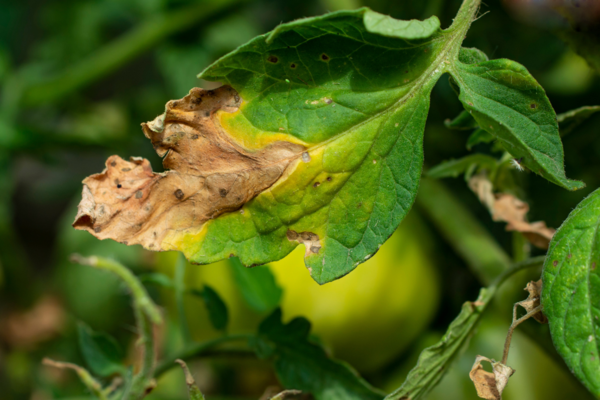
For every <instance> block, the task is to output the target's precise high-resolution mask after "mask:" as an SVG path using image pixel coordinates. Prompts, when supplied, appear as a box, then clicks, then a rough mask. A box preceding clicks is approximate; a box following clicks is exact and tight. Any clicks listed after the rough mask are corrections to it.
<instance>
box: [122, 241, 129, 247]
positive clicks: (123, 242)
mask: <svg viewBox="0 0 600 400" xmlns="http://www.w3.org/2000/svg"><path fill="white" fill-rule="evenodd" d="M121 244H124V245H125V246H127V244H129V242H128V241H127V240H123V241H122V242H121Z"/></svg>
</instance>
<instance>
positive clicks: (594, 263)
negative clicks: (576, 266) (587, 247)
mask: <svg viewBox="0 0 600 400" xmlns="http://www.w3.org/2000/svg"><path fill="white" fill-rule="evenodd" d="M595 269H596V261H594V262H593V263H592V271H593V270H595Z"/></svg>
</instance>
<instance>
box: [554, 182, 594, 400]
mask: <svg viewBox="0 0 600 400" xmlns="http://www.w3.org/2000/svg"><path fill="white" fill-rule="evenodd" d="M599 228H600V190H596V191H595V192H593V193H592V194H591V195H590V196H588V197H587V198H586V199H585V200H583V201H582V202H581V203H579V205H578V206H577V207H576V208H575V210H573V211H572V212H571V214H569V217H568V218H567V219H566V220H565V222H564V223H563V225H562V226H561V227H560V228H559V229H558V231H557V232H556V234H555V235H554V237H553V238H552V242H550V248H549V250H548V256H547V257H546V262H545V263H544V272H543V274H542V279H543V289H542V305H543V307H544V314H546V316H547V317H548V321H549V324H550V333H551V334H552V340H553V342H554V345H555V346H556V349H557V350H558V352H559V353H560V355H561V356H562V357H563V359H564V360H565V362H566V363H567V365H568V366H569V368H570V369H571V371H572V372H573V374H574V375H575V376H576V377H577V378H578V379H579V380H580V381H581V382H583V384H584V385H585V386H586V387H587V388H588V389H589V390H590V392H592V393H593V394H594V395H596V396H600V358H599V353H600V352H599V351H598V343H599V341H600V334H599V332H600V322H599V318H600V273H599V271H600V269H598V268H597V267H596V266H597V265H598V264H599V263H600V230H599Z"/></svg>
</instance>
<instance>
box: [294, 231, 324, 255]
mask: <svg viewBox="0 0 600 400" xmlns="http://www.w3.org/2000/svg"><path fill="white" fill-rule="evenodd" d="M287 238H288V240H289V241H290V242H292V241H296V242H298V243H300V244H303V245H304V247H305V249H306V251H305V252H304V257H308V256H309V255H311V254H319V250H321V241H320V240H319V235H317V234H316V233H312V232H299V233H298V232H296V231H293V230H288V231H287Z"/></svg>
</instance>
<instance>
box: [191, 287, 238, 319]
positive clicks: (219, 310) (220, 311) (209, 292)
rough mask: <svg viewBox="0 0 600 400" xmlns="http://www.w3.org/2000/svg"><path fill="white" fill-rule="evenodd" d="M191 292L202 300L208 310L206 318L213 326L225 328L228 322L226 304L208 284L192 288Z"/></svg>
mask: <svg viewBox="0 0 600 400" xmlns="http://www.w3.org/2000/svg"><path fill="white" fill-rule="evenodd" d="M192 293H193V294H194V295H196V296H198V297H201V298H202V300H204V304H205V305H206V310H207V311H208V318H209V319H210V322H211V323H212V325H213V327H214V328H215V329H218V330H223V329H225V328H226V327H227V323H228V322H229V312H228V311H227V305H226V304H225V302H224V301H223V299H221V296H219V294H218V293H217V292H215V290H214V289H213V288H212V287H210V286H208V285H204V288H203V289H202V290H196V289H194V290H192Z"/></svg>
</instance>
